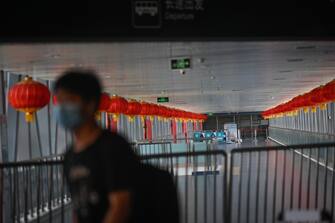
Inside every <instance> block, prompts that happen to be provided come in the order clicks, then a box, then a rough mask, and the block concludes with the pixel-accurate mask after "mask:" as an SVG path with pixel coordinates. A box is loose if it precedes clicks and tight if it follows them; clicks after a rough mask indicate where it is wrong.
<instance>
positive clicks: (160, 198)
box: [54, 70, 179, 223]
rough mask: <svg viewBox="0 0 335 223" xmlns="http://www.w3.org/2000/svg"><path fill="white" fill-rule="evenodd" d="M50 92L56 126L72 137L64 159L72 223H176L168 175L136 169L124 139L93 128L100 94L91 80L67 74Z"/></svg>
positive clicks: (82, 73)
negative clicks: (52, 96) (71, 142)
mask: <svg viewBox="0 0 335 223" xmlns="http://www.w3.org/2000/svg"><path fill="white" fill-rule="evenodd" d="M54 91H55V94H56V97H57V102H58V105H57V106H56V107H55V115H56V118H57V121H58V122H59V123H60V124H61V125H62V126H63V127H64V128H66V129H68V130H70V131H71V132H72V133H73V136H74V140H73V144H72V146H70V148H68V150H67V152H66V153H65V155H64V173H65V176H66V179H67V181H68V184H69V188H70V192H71V196H72V203H73V208H74V219H75V222H77V223H130V222H143V223H144V222H178V221H179V215H178V204H177V202H176V201H177V199H176V191H175V188H174V185H173V182H172V178H171V176H170V175H169V174H168V173H166V172H165V171H161V170H158V169H156V168H154V167H151V166H147V165H143V164H141V163H140V161H139V158H138V157H137V156H136V155H135V154H134V152H133V151H132V149H131V147H130V146H129V144H128V143H127V141H126V140H125V139H124V138H123V137H121V136H119V135H117V134H115V133H111V132H110V131H107V130H102V129H101V128H100V127H99V126H98V125H97V123H96V120H95V113H96V111H97V109H98V106H99V102H100V95H101V91H102V90H101V85H100V83H99V80H98V79H97V77H96V75H95V74H94V73H92V72H88V71H78V70H73V71H68V72H66V73H65V74H63V75H62V76H61V77H60V78H59V79H58V80H57V81H56V83H55V86H54ZM164 188H165V192H163V191H161V190H164ZM162 193H163V195H162ZM161 202H162V203H161ZM169 209H170V210H169ZM171 210H172V211H171Z"/></svg>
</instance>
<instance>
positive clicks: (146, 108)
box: [140, 102, 150, 116]
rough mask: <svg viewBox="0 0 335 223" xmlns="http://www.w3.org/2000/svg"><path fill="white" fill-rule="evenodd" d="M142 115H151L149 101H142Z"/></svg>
mask: <svg viewBox="0 0 335 223" xmlns="http://www.w3.org/2000/svg"><path fill="white" fill-rule="evenodd" d="M140 115H142V116H146V115H150V104H149V103H147V102H141V111H140Z"/></svg>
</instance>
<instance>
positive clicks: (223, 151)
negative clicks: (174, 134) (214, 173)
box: [140, 150, 227, 160]
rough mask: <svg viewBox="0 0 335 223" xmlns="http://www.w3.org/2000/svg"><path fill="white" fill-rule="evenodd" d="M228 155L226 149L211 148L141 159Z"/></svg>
mask: <svg viewBox="0 0 335 223" xmlns="http://www.w3.org/2000/svg"><path fill="white" fill-rule="evenodd" d="M220 154H221V155H226V154H227V152H226V151H225V150H210V151H196V152H177V153H160V154H150V155H144V156H141V157H140V159H141V160H147V159H154V158H173V157H182V156H184V157H187V156H206V155H220Z"/></svg>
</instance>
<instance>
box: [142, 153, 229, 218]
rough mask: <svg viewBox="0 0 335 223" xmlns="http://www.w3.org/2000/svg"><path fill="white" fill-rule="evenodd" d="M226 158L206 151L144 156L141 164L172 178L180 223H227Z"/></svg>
mask: <svg viewBox="0 0 335 223" xmlns="http://www.w3.org/2000/svg"><path fill="white" fill-rule="evenodd" d="M192 150H193V149H192ZM226 158H227V156H226V153H225V152H224V151H222V150H221V151H219V150H209V151H202V152H193V151H188V152H184V153H170V154H156V155H147V156H144V157H142V160H143V162H145V163H150V164H153V165H154V166H157V167H159V168H162V169H165V170H168V171H169V172H170V173H171V174H172V175H173V177H174V180H175V184H176V186H177V189H178V195H179V204H180V206H179V208H180V210H181V222H183V223H188V222H192V223H193V222H194V223H202V222H213V223H214V222H227V221H226V220H225V219H227V216H228V212H227V211H228V210H229V208H228V203H227V201H228V194H227V193H228V188H227V185H228V184H227V167H228V165H227V159H226Z"/></svg>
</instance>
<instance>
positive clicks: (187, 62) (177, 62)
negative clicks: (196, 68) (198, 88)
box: [171, 58, 191, 70]
mask: <svg viewBox="0 0 335 223" xmlns="http://www.w3.org/2000/svg"><path fill="white" fill-rule="evenodd" d="M188 68H191V59H190V58H182V59H172V60H171V69H172V70H181V69H188Z"/></svg>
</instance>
